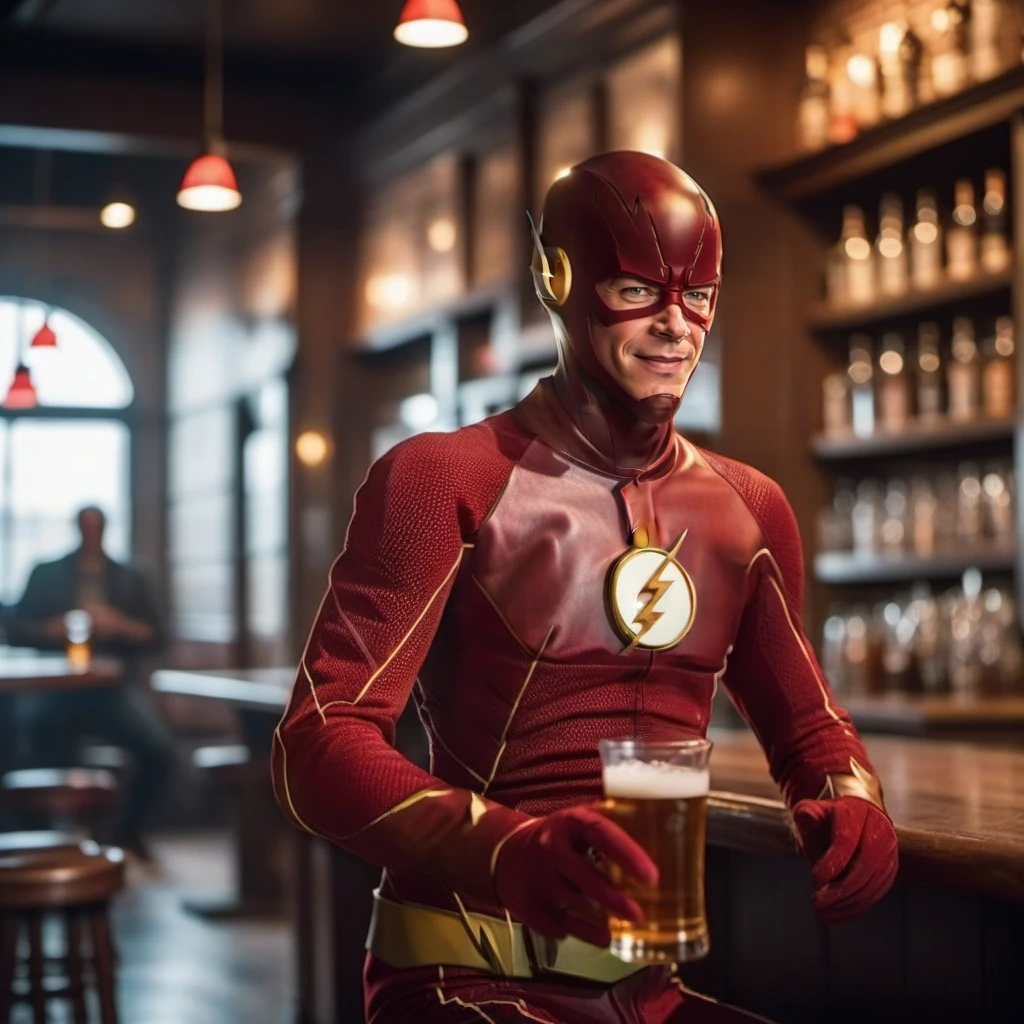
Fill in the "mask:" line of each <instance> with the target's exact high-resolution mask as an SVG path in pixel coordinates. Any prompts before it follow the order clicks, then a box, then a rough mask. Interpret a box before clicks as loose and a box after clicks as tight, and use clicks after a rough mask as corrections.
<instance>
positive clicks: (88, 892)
mask: <svg viewBox="0 0 1024 1024" xmlns="http://www.w3.org/2000/svg"><path fill="white" fill-rule="evenodd" d="M122 888H124V853H122V851H121V850H118V849H116V848H112V849H105V848H102V847H100V846H98V845H97V844H95V843H92V842H88V841H87V842H85V843H82V844H81V845H79V846H77V847H71V848H67V847H53V848H51V849H43V850H25V851H19V852H11V853H5V854H0V911H4V910H14V909H19V910H21V909H25V908H36V909H40V910H42V909H46V908H60V907H73V906H80V905H82V904H85V903H99V902H102V901H104V900H109V899H110V897H111V896H113V895H114V893H116V892H118V891H119V890H120V889H122Z"/></svg>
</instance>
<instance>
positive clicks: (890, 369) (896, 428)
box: [878, 331, 910, 434]
mask: <svg viewBox="0 0 1024 1024" xmlns="http://www.w3.org/2000/svg"><path fill="white" fill-rule="evenodd" d="M903 353H904V346H903V336H902V335H901V334H898V333H897V332H896V331H887V332H886V333H885V334H883V335H882V345H881V351H880V353H879V356H878V369H879V370H880V371H881V372H880V373H879V379H878V422H879V426H880V427H881V428H882V430H885V431H887V432H889V433H893V434H898V433H902V431H904V430H906V428H907V420H908V418H909V416H910V388H909V385H908V381H907V373H906V362H905V360H904V358H903Z"/></svg>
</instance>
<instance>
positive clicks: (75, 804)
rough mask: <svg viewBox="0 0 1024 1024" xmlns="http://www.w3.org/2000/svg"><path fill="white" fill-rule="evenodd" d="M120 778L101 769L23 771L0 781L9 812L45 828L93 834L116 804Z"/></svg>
mask: <svg viewBox="0 0 1024 1024" xmlns="http://www.w3.org/2000/svg"><path fill="white" fill-rule="evenodd" d="M117 790H118V785H117V777H116V776H115V775H114V774H113V773H112V772H110V771H107V770H105V769H102V768H22V769H19V770H17V771H12V772H7V773H6V774H5V775H4V776H3V777H2V778H0V800H2V801H3V805H4V807H5V808H7V809H8V810H10V811H12V812H14V813H16V814H20V815H21V816H22V817H23V818H24V819H25V821H26V823H31V824H32V825H34V826H38V827H42V828H56V829H59V830H64V829H75V828H85V829H86V830H88V831H89V832H94V831H95V830H96V829H97V828H100V827H102V825H103V824H104V823H105V821H107V820H108V819H109V818H110V816H111V815H112V814H113V812H114V810H115V808H116V805H117Z"/></svg>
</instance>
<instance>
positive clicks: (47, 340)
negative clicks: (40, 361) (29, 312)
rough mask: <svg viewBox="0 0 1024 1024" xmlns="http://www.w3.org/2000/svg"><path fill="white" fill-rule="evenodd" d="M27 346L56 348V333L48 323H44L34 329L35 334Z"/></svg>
mask: <svg viewBox="0 0 1024 1024" xmlns="http://www.w3.org/2000/svg"><path fill="white" fill-rule="evenodd" d="M29 347H30V348H56V347H57V335H56V334H54V333H53V328H52V327H51V326H50V325H49V324H48V323H44V324H43V326H42V327H40V328H39V330H38V331H36V336H35V337H34V338H33V339H32V343H31V345H30V346H29Z"/></svg>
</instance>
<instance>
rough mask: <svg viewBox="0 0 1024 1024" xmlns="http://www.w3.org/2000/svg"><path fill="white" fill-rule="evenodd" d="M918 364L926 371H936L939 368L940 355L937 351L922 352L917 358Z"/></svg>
mask: <svg viewBox="0 0 1024 1024" xmlns="http://www.w3.org/2000/svg"><path fill="white" fill-rule="evenodd" d="M917 365H918V366H920V367H921V369H922V370H924V372H925V373H934V372H935V371H936V370H937V369H938V368H939V365H940V364H939V357H938V355H937V353H935V352H922V353H921V355H920V357H919V358H918V360H917Z"/></svg>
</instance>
